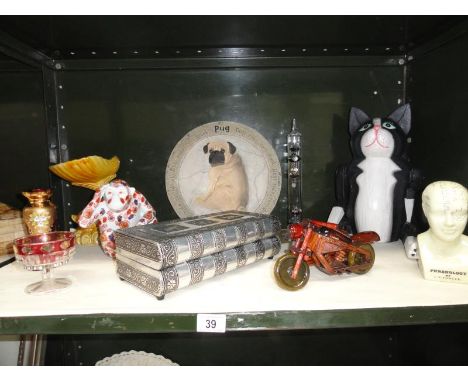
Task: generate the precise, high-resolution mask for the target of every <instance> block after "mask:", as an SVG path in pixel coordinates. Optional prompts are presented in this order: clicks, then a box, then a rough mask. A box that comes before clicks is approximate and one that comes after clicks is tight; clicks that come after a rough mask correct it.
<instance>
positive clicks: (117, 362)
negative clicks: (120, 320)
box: [96, 350, 179, 366]
mask: <svg viewBox="0 0 468 382" xmlns="http://www.w3.org/2000/svg"><path fill="white" fill-rule="evenodd" d="M96 366H179V364H177V363H175V362H172V361H171V360H170V359H167V358H165V357H163V356H162V355H159V354H153V353H146V352H144V351H135V350H131V351H128V352H125V351H124V352H122V353H119V354H114V355H113V356H111V357H106V358H104V359H102V360H100V361H98V362H96Z"/></svg>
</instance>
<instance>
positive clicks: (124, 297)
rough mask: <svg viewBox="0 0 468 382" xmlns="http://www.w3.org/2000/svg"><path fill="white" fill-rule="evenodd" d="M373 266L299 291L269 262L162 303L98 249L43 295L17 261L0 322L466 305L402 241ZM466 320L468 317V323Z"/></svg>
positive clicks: (464, 288) (8, 277)
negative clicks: (65, 283)
mask: <svg viewBox="0 0 468 382" xmlns="http://www.w3.org/2000/svg"><path fill="white" fill-rule="evenodd" d="M375 250H376V260H375V264H374V267H373V268H372V269H371V271H370V272H369V273H367V274H365V275H342V276H328V275H325V274H324V273H322V272H320V271H319V270H318V269H316V268H315V267H312V268H311V272H310V279H309V282H308V283H307V285H306V286H305V287H304V288H303V289H301V290H299V291H295V292H290V291H285V290H283V289H281V288H279V287H278V286H277V284H276V282H275V279H274V276H273V265H274V261H272V260H268V259H266V260H262V261H260V262H259V263H256V264H252V265H249V266H247V267H245V268H241V269H238V270H235V271H232V272H229V273H226V274H223V275H220V276H218V277H215V278H213V279H210V280H206V281H203V282H202V283H200V284H196V285H193V286H191V287H188V288H185V289H180V290H178V291H176V292H174V293H170V294H168V295H166V297H165V299H164V300H162V301H158V300H157V299H156V298H155V297H153V296H151V295H149V294H147V293H145V292H144V291H142V290H140V289H138V288H137V287H134V286H133V285H131V284H129V283H127V282H124V281H121V280H120V279H119V278H118V276H117V273H116V269H115V268H116V266H115V263H114V261H113V260H112V259H110V258H108V257H106V256H105V255H104V254H103V252H102V251H101V249H100V248H99V247H97V246H95V247H78V248H77V252H76V254H75V257H74V258H73V259H72V260H71V261H70V262H69V263H68V264H66V265H64V266H62V267H60V268H56V269H54V275H55V276H57V277H70V278H71V279H72V280H73V285H72V286H71V287H69V288H68V289H64V290H62V291H59V292H56V293H51V294H47V295H41V296H32V295H28V294H26V293H25V292H24V288H25V287H26V285H28V284H30V283H33V282H35V281H39V280H40V278H41V274H40V272H32V271H26V270H25V269H23V268H22V266H21V264H19V263H17V262H14V263H12V264H9V265H7V266H5V267H3V268H1V269H0V318H1V317H5V318H6V317H30V316H67V315H86V314H162V313H175V314H177V313H233V312H244V313H248V312H268V311H270V312H271V311H314V310H341V309H345V310H346V309H363V308H388V307H412V306H440V305H459V304H468V285H467V284H453V283H443V282H434V281H426V280H424V279H423V277H422V276H421V274H420V272H419V269H418V266H417V263H416V261H414V260H409V259H407V257H406V256H405V254H404V251H403V246H402V244H401V243H400V242H396V243H389V244H376V245H375ZM467 319H468V318H467Z"/></svg>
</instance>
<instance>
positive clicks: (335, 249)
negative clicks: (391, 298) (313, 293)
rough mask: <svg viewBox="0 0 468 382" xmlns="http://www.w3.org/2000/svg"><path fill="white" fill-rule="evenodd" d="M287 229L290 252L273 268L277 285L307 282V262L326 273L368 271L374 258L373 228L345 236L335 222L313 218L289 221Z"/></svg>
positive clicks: (290, 286) (289, 287) (291, 287)
mask: <svg viewBox="0 0 468 382" xmlns="http://www.w3.org/2000/svg"><path fill="white" fill-rule="evenodd" d="M289 232H290V236H291V239H292V244H291V248H290V253H287V254H285V255H283V256H281V257H280V258H279V259H278V260H277V261H276V263H275V267H274V273H275V278H276V281H277V283H278V285H279V286H280V287H281V288H284V289H287V290H297V289H300V288H302V287H303V286H304V285H305V284H307V281H308V280H309V265H315V266H316V267H317V268H318V269H319V270H321V271H322V272H325V273H326V274H329V275H336V274H342V273H356V274H364V273H366V272H368V271H369V270H370V269H371V268H372V266H373V264H374V259H375V252H374V249H373V248H372V246H371V243H373V242H375V241H379V240H380V237H379V235H378V234H377V233H376V232H373V231H367V232H359V233H357V234H355V235H349V234H348V233H347V232H345V231H343V230H341V229H339V228H338V225H337V224H333V223H325V222H321V221H317V220H304V221H303V222H302V223H301V224H291V225H290V226H289Z"/></svg>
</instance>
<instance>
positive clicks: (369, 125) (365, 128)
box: [359, 123, 372, 131]
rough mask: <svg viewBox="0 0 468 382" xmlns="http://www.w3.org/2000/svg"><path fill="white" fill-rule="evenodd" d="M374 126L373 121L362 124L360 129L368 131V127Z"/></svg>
mask: <svg viewBox="0 0 468 382" xmlns="http://www.w3.org/2000/svg"><path fill="white" fill-rule="evenodd" d="M371 127H372V123H366V124H365V125H364V126H362V127H361V128H360V129H359V131H366V130H367V129H370V128H371Z"/></svg>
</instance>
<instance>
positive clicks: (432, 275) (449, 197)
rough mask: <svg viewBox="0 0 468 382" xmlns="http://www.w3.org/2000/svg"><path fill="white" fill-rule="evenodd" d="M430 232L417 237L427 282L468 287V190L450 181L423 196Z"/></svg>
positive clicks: (422, 267)
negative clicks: (463, 283) (461, 284)
mask: <svg viewBox="0 0 468 382" xmlns="http://www.w3.org/2000/svg"><path fill="white" fill-rule="evenodd" d="M422 207H423V211H424V215H426V218H427V220H428V222H429V227H430V228H429V230H428V231H426V232H423V233H422V234H420V235H418V237H417V244H418V252H419V258H420V260H419V265H420V268H421V270H422V272H423V275H424V277H425V278H426V279H429V280H436V281H449V282H465V283H468V236H466V235H463V231H464V229H465V227H466V223H467V219H468V190H467V189H466V188H465V187H464V186H462V185H461V184H458V183H455V182H449V181H439V182H434V183H431V184H430V185H429V186H427V187H426V189H425V190H424V192H423V194H422Z"/></svg>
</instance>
